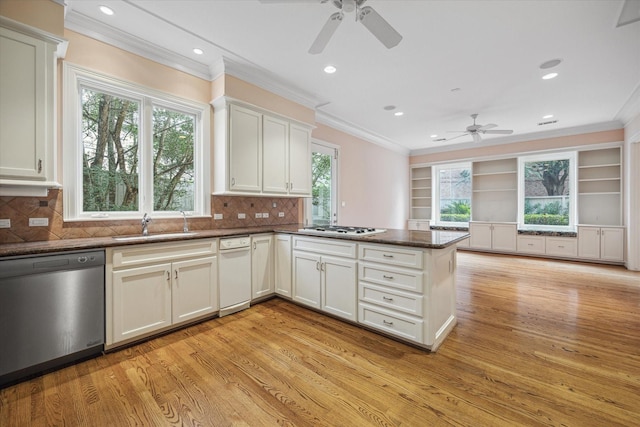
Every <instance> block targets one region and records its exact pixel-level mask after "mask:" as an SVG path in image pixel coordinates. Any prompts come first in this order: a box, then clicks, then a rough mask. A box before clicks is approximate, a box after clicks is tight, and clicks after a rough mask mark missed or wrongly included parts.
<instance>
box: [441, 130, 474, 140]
mask: <svg viewBox="0 0 640 427" xmlns="http://www.w3.org/2000/svg"><path fill="white" fill-rule="evenodd" d="M454 132H455V131H454ZM466 135H470V134H469V133H467V132H465V133H463V134H461V135H456V136H454V137H452V138H447V139H445V141H451V140H452V139H456V138H460V137H461V136H466Z"/></svg>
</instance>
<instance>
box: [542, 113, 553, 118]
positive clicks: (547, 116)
mask: <svg viewBox="0 0 640 427" xmlns="http://www.w3.org/2000/svg"><path fill="white" fill-rule="evenodd" d="M551 117H553V114H547V115H546V116H542V118H543V119H550V118H551Z"/></svg>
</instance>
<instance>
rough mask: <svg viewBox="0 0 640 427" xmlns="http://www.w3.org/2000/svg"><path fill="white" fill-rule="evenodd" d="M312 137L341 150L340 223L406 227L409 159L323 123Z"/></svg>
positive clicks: (339, 178)
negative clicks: (336, 146)
mask: <svg viewBox="0 0 640 427" xmlns="http://www.w3.org/2000/svg"><path fill="white" fill-rule="evenodd" d="M312 137H313V138H314V139H316V140H319V141H325V142H330V143H331V144H334V145H338V146H339V147H340V159H339V162H338V163H339V170H338V186H339V187H338V223H339V224H341V225H353V226H368V227H377V228H406V222H407V218H408V217H409V215H408V209H409V202H408V200H409V159H408V156H406V155H404V154H401V153H398V152H395V151H392V150H389V149H386V148H383V147H380V146H378V145H375V144H372V143H370V142H367V141H364V140H362V139H360V138H357V137H355V136H352V135H349V134H346V133H344V132H341V131H338V130H336V129H333V128H330V127H328V126H324V125H322V124H317V128H315V129H314V130H313V133H312ZM342 202H344V207H343V206H342Z"/></svg>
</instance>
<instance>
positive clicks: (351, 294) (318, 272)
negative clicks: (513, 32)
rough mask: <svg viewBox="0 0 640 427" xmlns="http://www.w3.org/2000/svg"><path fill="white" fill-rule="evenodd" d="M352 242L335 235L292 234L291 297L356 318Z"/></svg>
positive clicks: (355, 275)
mask: <svg viewBox="0 0 640 427" xmlns="http://www.w3.org/2000/svg"><path fill="white" fill-rule="evenodd" d="M356 246H357V245H356V244H355V243H350V242H346V241H342V240H338V239H323V238H307V237H299V236H295V237H294V238H293V255H292V258H293V300H294V301H297V302H300V303H302V304H305V305H308V306H310V307H314V308H317V309H320V310H322V311H324V312H327V313H331V314H333V315H335V316H338V317H341V318H344V319H347V320H351V321H356V319H357V297H356V295H357V289H356V285H357V283H356V277H357V262H356V260H355V257H356ZM335 255H339V256H335Z"/></svg>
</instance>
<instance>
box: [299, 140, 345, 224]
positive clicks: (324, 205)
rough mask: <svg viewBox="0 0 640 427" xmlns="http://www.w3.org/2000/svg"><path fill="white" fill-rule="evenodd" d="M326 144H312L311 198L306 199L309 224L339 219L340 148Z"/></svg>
mask: <svg viewBox="0 0 640 427" xmlns="http://www.w3.org/2000/svg"><path fill="white" fill-rule="evenodd" d="M325 144H326V143H323V144H319V143H312V144H311V156H312V157H311V198H307V199H305V211H306V214H305V216H306V223H307V224H314V225H331V224H336V223H337V221H338V218H337V188H338V179H337V172H336V171H337V170H338V167H337V163H338V154H337V153H338V149H337V147H334V146H329V144H326V145H325Z"/></svg>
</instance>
